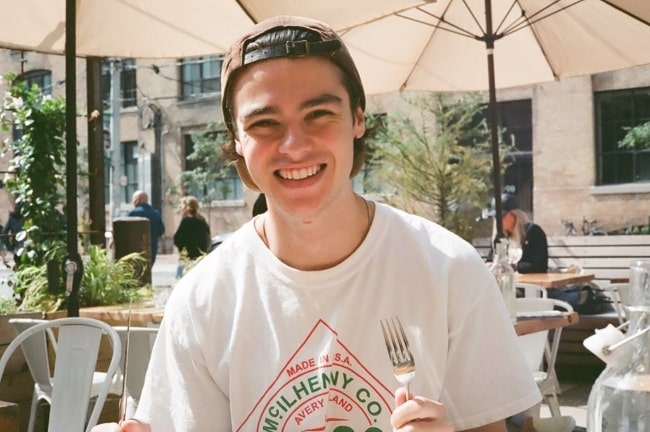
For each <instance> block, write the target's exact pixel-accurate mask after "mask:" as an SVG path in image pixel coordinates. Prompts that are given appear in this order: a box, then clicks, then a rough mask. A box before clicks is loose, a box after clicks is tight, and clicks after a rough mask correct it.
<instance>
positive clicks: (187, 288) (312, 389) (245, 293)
mask: <svg viewBox="0 0 650 432" xmlns="http://www.w3.org/2000/svg"><path fill="white" fill-rule="evenodd" d="M394 315H398V316H399V318H400V320H401V321H402V323H403V324H404V326H405V327H406V333H407V336H408V338H409V342H410V344H411V349H412V351H413V355H414V357H415V361H416V367H417V371H416V376H415V379H414V380H413V381H412V383H411V391H412V393H414V394H416V395H421V396H426V397H429V398H432V399H437V400H440V401H442V402H443V403H444V404H445V406H446V409H447V415H448V418H449V420H450V421H451V422H452V423H453V425H454V428H455V429H456V430H463V429H468V428H472V427H476V426H479V425H482V424H487V423H491V422H493V421H496V420H499V419H503V418H505V417H507V416H510V415H513V414H515V413H518V412H521V411H524V410H525V409H527V408H529V407H530V406H532V405H534V404H535V403H537V402H539V400H540V399H541V398H540V394H539V392H538V390H537V387H536V385H535V383H534V381H533V379H532V377H531V374H530V372H529V371H528V370H527V368H526V366H525V364H524V361H523V358H522V356H521V353H520V352H519V350H518V347H517V344H516V340H515V338H516V335H515V332H514V329H513V326H512V323H511V322H510V320H509V318H508V316H507V314H506V311H505V307H504V304H503V300H502V299H501V295H500V293H499V291H498V288H497V285H496V283H495V280H494V278H493V277H492V275H491V274H490V272H489V270H488V268H487V266H486V265H485V264H484V263H483V261H482V260H481V258H480V256H479V255H478V253H477V252H476V251H475V249H474V248H473V247H472V246H471V245H469V244H468V243H467V242H465V241H463V240H461V239H460V238H459V237H457V236H456V235H454V234H452V233H451V232H449V231H447V230H445V229H444V228H442V227H440V226H438V225H436V224H434V223H432V222H430V221H427V220H425V219H423V218H420V217H417V216H413V215H410V214H407V213H404V212H402V211H399V210H396V209H394V208H392V207H389V206H387V205H383V204H377V206H376V212H375V218H374V220H373V223H372V226H371V228H370V230H369V232H368V235H367V237H366V239H365V240H364V242H363V243H362V244H361V245H360V246H359V248H358V249H357V250H356V251H355V252H354V253H353V254H352V255H351V256H350V257H349V258H347V259H346V260H345V261H344V262H342V263H340V264H338V265H336V266H335V267H332V268H330V269H327V270H322V271H300V270H296V269H293V268H290V267H288V266H287V265H285V264H283V263H282V262H281V261H279V260H278V259H277V258H276V257H275V256H274V255H273V254H272V253H271V252H270V251H269V250H268V249H267V248H266V246H265V245H264V243H263V242H262V241H261V239H260V238H259V237H258V235H257V234H256V232H255V229H254V227H253V224H252V223H250V222H249V223H247V224H245V225H244V226H243V227H242V228H241V229H239V230H238V231H237V232H236V233H235V234H234V235H233V236H231V237H230V238H229V239H228V240H227V241H225V242H224V243H223V244H222V245H221V246H219V247H218V248H217V249H216V250H215V251H214V252H213V253H211V254H210V255H209V256H207V257H205V258H204V259H203V260H202V261H201V262H200V263H199V264H197V266H196V267H194V269H192V270H191V271H190V272H189V274H188V275H187V276H186V277H185V278H184V279H183V280H182V281H180V282H179V283H178V285H177V286H176V287H175V288H174V291H173V293H172V296H171V298H170V300H169V302H168V303H167V308H166V310H165V316H164V320H163V323H162V326H161V328H160V332H159V335H158V338H157V341H156V344H155V346H154V349H153V353H152V360H151V363H150V365H149V371H148V374H147V378H146V382H145V386H144V389H143V392H142V398H141V400H140V403H139V407H138V411H137V414H136V417H137V418H139V419H142V420H145V421H148V422H150V423H151V425H152V428H153V429H152V430H153V432H163V431H174V432H180V431H193V432H202V431H206V432H207V431H211V432H212V431H217V432H219V431H308V430H319V431H320V430H325V431H335V432H338V431H355V432H378V431H391V430H392V429H391V427H390V414H391V412H392V411H393V409H394V396H393V392H394V390H395V389H396V388H397V387H399V383H398V381H397V380H396V379H395V377H394V376H393V374H392V370H391V365H390V361H389V359H388V355H387V353H386V346H385V344H384V341H383V336H382V332H381V328H380V326H379V320H380V319H382V318H387V317H391V316H394ZM323 428H324V429H323Z"/></svg>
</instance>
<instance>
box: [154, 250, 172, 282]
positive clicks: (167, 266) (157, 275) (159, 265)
mask: <svg viewBox="0 0 650 432" xmlns="http://www.w3.org/2000/svg"><path fill="white" fill-rule="evenodd" d="M177 266H178V255H177V254H164V255H157V256H156V262H155V263H154V264H153V268H152V269H151V280H152V285H174V284H175V283H176V267H177Z"/></svg>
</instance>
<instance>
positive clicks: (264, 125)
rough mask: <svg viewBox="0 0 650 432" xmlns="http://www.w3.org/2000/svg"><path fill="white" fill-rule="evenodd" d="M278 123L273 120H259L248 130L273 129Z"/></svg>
mask: <svg viewBox="0 0 650 432" xmlns="http://www.w3.org/2000/svg"><path fill="white" fill-rule="evenodd" d="M277 124H278V123H277V122H276V121H274V120H271V119H263V120H257V121H255V122H253V123H251V124H250V125H249V126H248V128H247V129H255V128H268V127H273V126H275V125H277Z"/></svg>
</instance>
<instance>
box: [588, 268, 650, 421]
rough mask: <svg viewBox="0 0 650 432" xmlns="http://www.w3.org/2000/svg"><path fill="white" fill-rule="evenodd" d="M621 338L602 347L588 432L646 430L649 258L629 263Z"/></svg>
mask: <svg viewBox="0 0 650 432" xmlns="http://www.w3.org/2000/svg"><path fill="white" fill-rule="evenodd" d="M629 289H630V301H629V304H627V305H625V307H626V309H627V312H628V316H629V318H630V323H629V328H628V331H627V334H626V335H625V339H623V340H621V341H619V342H616V343H614V344H613V345H610V346H608V347H606V348H605V349H606V350H608V351H610V352H611V354H612V355H611V356H610V359H611V360H610V361H608V363H607V366H606V368H605V370H604V371H603V372H602V373H601V374H600V376H599V377H598V379H597V380H596V382H595V383H594V385H593V387H592V389H591V393H590V394H589V405H588V409H587V430H588V431H589V432H620V431H630V432H650V261H635V262H633V263H632V265H631V267H630V287H629Z"/></svg>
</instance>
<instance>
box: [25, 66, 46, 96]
mask: <svg viewBox="0 0 650 432" xmlns="http://www.w3.org/2000/svg"><path fill="white" fill-rule="evenodd" d="M18 79H19V80H20V81H23V82H24V83H25V84H26V85H27V88H32V86H33V85H34V84H35V85H37V86H38V87H39V88H40V89H41V92H42V93H43V94H44V95H51V94H52V72H50V71H49V70H43V69H38V70H33V71H29V72H25V73H24V74H22V75H21V76H19V77H18Z"/></svg>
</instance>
